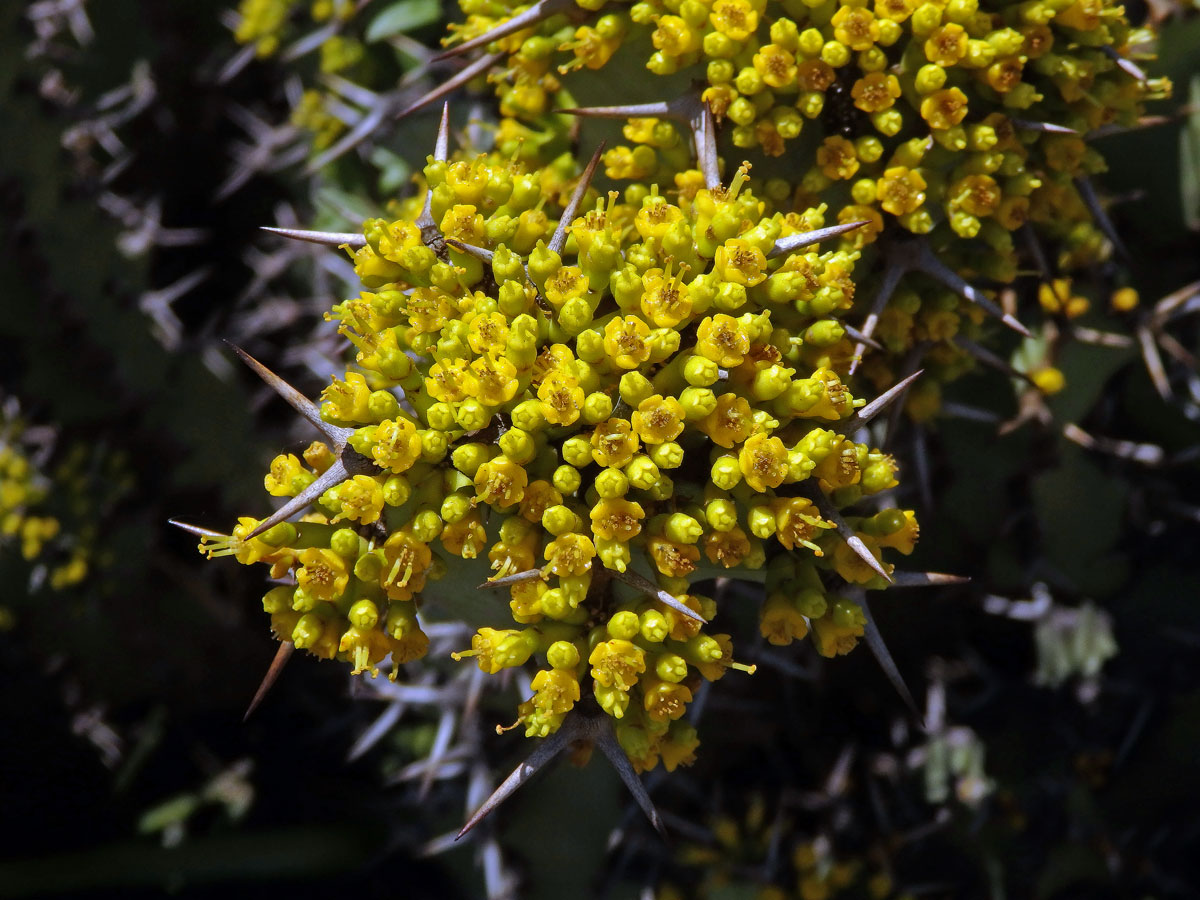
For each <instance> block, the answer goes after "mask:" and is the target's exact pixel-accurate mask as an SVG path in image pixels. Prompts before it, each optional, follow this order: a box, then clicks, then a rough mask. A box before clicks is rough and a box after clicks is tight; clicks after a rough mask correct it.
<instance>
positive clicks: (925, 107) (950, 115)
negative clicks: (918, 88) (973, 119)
mask: <svg viewBox="0 0 1200 900" xmlns="http://www.w3.org/2000/svg"><path fill="white" fill-rule="evenodd" d="M966 117H967V95H966V94H964V93H963V92H962V91H960V90H959V89H958V88H943V89H942V90H940V91H934V92H933V93H932V94H930V95H929V96H928V97H926V98H925V99H924V100H922V101H921V118H922V119H924V120H925V121H926V122H928V123H929V127H930V128H933V129H935V130H940V129H944V128H952V127H953V126H955V125H957V124H958V123H959V122H961V121H962V120H963V119H965V118H966Z"/></svg>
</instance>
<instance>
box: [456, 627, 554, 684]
mask: <svg viewBox="0 0 1200 900" xmlns="http://www.w3.org/2000/svg"><path fill="white" fill-rule="evenodd" d="M536 649H537V635H536V633H534V632H533V631H531V630H529V629H526V630H525V631H517V630H516V629H513V628H505V629H497V628H480V629H479V631H478V632H476V633H475V634H474V635H472V637H471V649H470V650H464V651H462V652H459V653H451V654H450V655H451V656H452V657H454V659H456V660H459V659H463V658H465V657H469V656H473V657H475V662H476V664H477V665H478V666H479V668H480V669H482V670H483V671H484V672H487V673H488V674H489V675H495V674H496V673H497V672H499V671H500V670H501V669H508V668H512V667H514V666H523V665H525V663H526V662H527V661H528V660H529V657H530V656H532V655H533V651H534V650H536Z"/></svg>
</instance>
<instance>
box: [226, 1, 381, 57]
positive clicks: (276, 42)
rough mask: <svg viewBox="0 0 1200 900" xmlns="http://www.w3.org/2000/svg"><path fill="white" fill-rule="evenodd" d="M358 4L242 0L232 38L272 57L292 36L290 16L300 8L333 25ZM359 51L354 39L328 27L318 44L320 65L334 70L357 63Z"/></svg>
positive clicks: (313, 19)
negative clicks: (329, 30)
mask: <svg viewBox="0 0 1200 900" xmlns="http://www.w3.org/2000/svg"><path fill="white" fill-rule="evenodd" d="M357 5H358V4H355V2H354V0H315V2H312V3H306V2H305V0H242V2H241V3H239V4H238V9H237V26H236V28H235V29H234V37H235V38H236V39H237V42H238V43H239V44H252V45H253V46H254V52H255V54H256V55H257V56H272V55H273V54H275V53H277V52H278V51H279V49H280V47H281V46H282V42H283V41H284V40H286V39H287V38H288V37H289V36H290V35H291V33H292V19H293V18H295V17H297V16H299V15H301V14H302V13H301V10H302V8H303V7H305V6H307V7H308V17H309V19H310V20H311V22H313V23H315V24H323V25H331V26H335V28H336V26H337V25H339V24H340V23H344V22H347V21H349V20H350V19H351V18H352V17H353V16H354V13H355V12H356V6H357ZM361 52H362V50H361V47H359V46H358V44H357V42H355V41H353V40H347V39H344V38H340V37H338V35H337V34H336V31H335V30H332V29H331V33H330V34H329V35H328V36H327V37H326V40H325V41H324V42H323V43H322V45H321V67H322V69H323V70H324V71H326V72H336V71H338V70H339V69H342V68H344V67H346V66H347V65H352V64H353V63H355V62H357V61H358V58H359V56H361Z"/></svg>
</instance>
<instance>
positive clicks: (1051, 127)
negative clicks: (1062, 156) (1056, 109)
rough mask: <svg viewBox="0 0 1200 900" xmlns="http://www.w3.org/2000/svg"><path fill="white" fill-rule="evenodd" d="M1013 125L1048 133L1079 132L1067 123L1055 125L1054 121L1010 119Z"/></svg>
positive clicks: (1025, 129)
mask: <svg viewBox="0 0 1200 900" xmlns="http://www.w3.org/2000/svg"><path fill="white" fill-rule="evenodd" d="M1009 121H1010V122H1012V123H1013V127H1015V128H1020V129H1021V130H1023V131H1041V132H1044V133H1046V134H1079V132H1078V131H1076V130H1075V129H1074V128H1068V127H1067V126H1065V125H1055V124H1054V123H1053V122H1034V121H1032V120H1030V119H1009Z"/></svg>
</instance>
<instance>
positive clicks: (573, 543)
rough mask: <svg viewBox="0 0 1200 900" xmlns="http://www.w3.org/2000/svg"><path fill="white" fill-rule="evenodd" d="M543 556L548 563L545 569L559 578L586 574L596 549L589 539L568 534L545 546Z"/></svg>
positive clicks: (571, 533) (579, 535) (572, 533)
mask: <svg viewBox="0 0 1200 900" xmlns="http://www.w3.org/2000/svg"><path fill="white" fill-rule="evenodd" d="M544 554H545V557H546V560H547V562H548V565H547V566H546V568H547V569H549V570H550V572H551V574H553V575H558V576H559V577H560V578H561V577H563V576H566V575H583V574H584V573H586V572H588V571H589V570H590V569H591V568H592V560H593V559H594V558H595V556H596V547H595V545H594V544H593V543H592V542H591V540H590V539H589V538H587V537H584V536H583V535H582V534H575V533H574V532H570V533H567V534H564V535H561V536H559V537H557V538H555V539H554V540H552V541H551V542H550V543H549V544H547V545H546V549H545V551H544Z"/></svg>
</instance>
